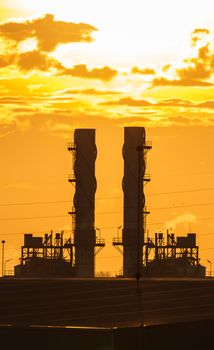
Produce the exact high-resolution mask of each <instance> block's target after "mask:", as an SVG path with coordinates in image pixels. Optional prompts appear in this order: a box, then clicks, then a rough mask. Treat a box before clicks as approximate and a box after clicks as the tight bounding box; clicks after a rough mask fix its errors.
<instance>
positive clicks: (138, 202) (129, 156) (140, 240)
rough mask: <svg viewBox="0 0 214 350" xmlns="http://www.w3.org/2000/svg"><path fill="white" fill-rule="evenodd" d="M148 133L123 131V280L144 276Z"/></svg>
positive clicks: (132, 128)
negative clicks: (146, 138)
mask: <svg viewBox="0 0 214 350" xmlns="http://www.w3.org/2000/svg"><path fill="white" fill-rule="evenodd" d="M144 147H145V129H144V128H143V127H125V128H124V146H123V158H124V177H123V192H124V208H123V210H124V224H123V269H124V272H123V274H124V277H138V278H139V276H140V274H141V272H142V260H143V245H144V213H143V209H144V205H145V197H144V191H143V183H144V174H145V159H144Z"/></svg>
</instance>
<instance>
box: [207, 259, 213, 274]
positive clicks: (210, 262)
mask: <svg viewBox="0 0 214 350" xmlns="http://www.w3.org/2000/svg"><path fill="white" fill-rule="evenodd" d="M207 262H208V263H209V264H210V277H212V261H210V260H207Z"/></svg>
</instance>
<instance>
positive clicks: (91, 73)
mask: <svg viewBox="0 0 214 350" xmlns="http://www.w3.org/2000/svg"><path fill="white" fill-rule="evenodd" d="M60 75H71V76H73V77H80V78H89V79H100V80H103V81H109V80H111V79H113V78H114V77H115V76H116V75H117V71H116V70H115V69H112V68H110V67H107V66H106V67H102V68H93V69H91V70H89V69H88V68H87V66H86V65H85V64H78V65H75V66H73V67H72V68H67V69H64V70H63V71H62V72H61V73H60Z"/></svg>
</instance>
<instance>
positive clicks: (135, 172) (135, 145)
mask: <svg viewBox="0 0 214 350" xmlns="http://www.w3.org/2000/svg"><path fill="white" fill-rule="evenodd" d="M146 149H147V146H146V135H145V129H144V128H143V127H125V128H124V145H123V152H122V153H123V158H124V177H123V182H122V187H123V192H124V204H123V212H124V218H123V230H122V246H123V275H124V277H136V276H140V274H141V272H142V259H143V245H144V205H145V197H144V189H143V188H144V186H143V185H144V181H145V176H144V175H145V153H146ZM72 150H74V165H73V168H74V178H75V183H76V186H75V189H76V190H75V195H74V213H75V224H74V245H75V270H76V276H77V277H94V251H95V246H96V232H95V227H94V210H95V192H96V178H95V161H96V155H97V149H96V143H95V129H76V130H75V132H74V145H73V148H72Z"/></svg>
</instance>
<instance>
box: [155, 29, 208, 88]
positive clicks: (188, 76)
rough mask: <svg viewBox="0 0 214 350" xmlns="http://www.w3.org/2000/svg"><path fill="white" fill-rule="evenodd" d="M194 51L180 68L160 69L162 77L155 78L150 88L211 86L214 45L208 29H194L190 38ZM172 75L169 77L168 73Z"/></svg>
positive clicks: (167, 66)
mask: <svg viewBox="0 0 214 350" xmlns="http://www.w3.org/2000/svg"><path fill="white" fill-rule="evenodd" d="M191 40H192V43H194V45H192V46H194V49H193V51H192V52H191V53H190V55H189V57H186V58H184V59H183V61H182V67H181V68H176V69H173V66H172V65H170V64H166V65H165V66H164V67H163V68H162V73H163V76H161V77H155V78H154V79H153V81H152V87H155V86H201V87H203V86H204V87H206V86H212V85H213V83H212V81H211V79H212V77H213V74H214V45H213V38H212V37H211V33H210V31H209V30H208V29H203V28H202V29H195V30H194V31H193V33H192V37H191ZM169 72H170V73H171V76H172V75H173V78H172V77H170V78H169V75H168V73H169Z"/></svg>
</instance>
